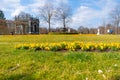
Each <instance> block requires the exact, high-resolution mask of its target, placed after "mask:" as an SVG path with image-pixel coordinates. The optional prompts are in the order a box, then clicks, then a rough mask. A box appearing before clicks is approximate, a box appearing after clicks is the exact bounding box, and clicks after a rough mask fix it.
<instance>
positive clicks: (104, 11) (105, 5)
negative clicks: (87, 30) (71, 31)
mask: <svg viewBox="0 0 120 80" xmlns="http://www.w3.org/2000/svg"><path fill="white" fill-rule="evenodd" d="M116 4H117V3H116V2H115V1H114V0H106V1H105V0H100V1H97V2H94V4H92V5H94V7H92V6H91V4H89V3H87V5H86V6H80V7H79V8H78V9H76V11H75V13H74V14H73V16H72V19H73V23H72V26H73V27H75V28H78V27H79V26H81V25H82V26H85V27H98V26H99V24H102V21H103V19H104V20H106V19H107V18H108V16H109V13H110V11H111V10H112V9H113V8H114V7H115V5H116ZM95 6H96V7H95ZM95 8H99V9H95Z"/></svg>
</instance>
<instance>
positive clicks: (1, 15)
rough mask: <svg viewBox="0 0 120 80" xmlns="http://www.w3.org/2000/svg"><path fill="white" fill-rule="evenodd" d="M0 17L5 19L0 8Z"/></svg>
mask: <svg viewBox="0 0 120 80" xmlns="http://www.w3.org/2000/svg"><path fill="white" fill-rule="evenodd" d="M0 19H5V16H4V13H3V11H2V10H0Z"/></svg>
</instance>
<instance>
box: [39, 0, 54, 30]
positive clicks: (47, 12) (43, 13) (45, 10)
mask: <svg viewBox="0 0 120 80" xmlns="http://www.w3.org/2000/svg"><path fill="white" fill-rule="evenodd" d="M38 9H39V13H40V18H42V19H43V20H44V21H45V22H47V23H48V26H49V32H50V28H51V19H52V16H53V14H54V6H53V4H52V3H50V2H47V3H46V4H44V6H42V7H39V8H38Z"/></svg>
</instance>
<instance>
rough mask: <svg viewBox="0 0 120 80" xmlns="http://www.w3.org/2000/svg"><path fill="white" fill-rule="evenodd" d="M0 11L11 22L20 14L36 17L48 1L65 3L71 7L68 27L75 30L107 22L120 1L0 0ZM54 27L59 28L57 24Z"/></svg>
mask: <svg viewBox="0 0 120 80" xmlns="http://www.w3.org/2000/svg"><path fill="white" fill-rule="evenodd" d="M0 1H1V2H0V9H1V10H3V12H4V14H5V17H6V19H9V20H12V19H13V18H14V16H15V15H18V14H19V13H20V12H26V13H30V14H31V15H34V16H37V15H38V12H37V9H38V7H41V6H43V5H44V4H45V2H47V1H50V2H52V3H54V4H56V5H57V4H59V3H61V2H62V3H65V4H68V5H70V6H71V10H72V16H71V19H72V22H71V24H70V25H69V26H70V27H72V28H75V29H77V28H78V27H79V26H84V27H98V26H100V25H102V24H103V22H105V23H108V22H109V14H110V12H111V11H112V10H113V9H114V8H115V6H116V5H118V4H120V0H0ZM54 27H60V24H59V23H56V24H54Z"/></svg>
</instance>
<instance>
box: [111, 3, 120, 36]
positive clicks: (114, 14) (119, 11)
mask: <svg viewBox="0 0 120 80" xmlns="http://www.w3.org/2000/svg"><path fill="white" fill-rule="evenodd" d="M110 17H111V19H112V22H113V24H114V26H116V34H118V27H119V25H120V5H117V6H116V7H115V8H114V9H113V10H112V11H111V14H110Z"/></svg>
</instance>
